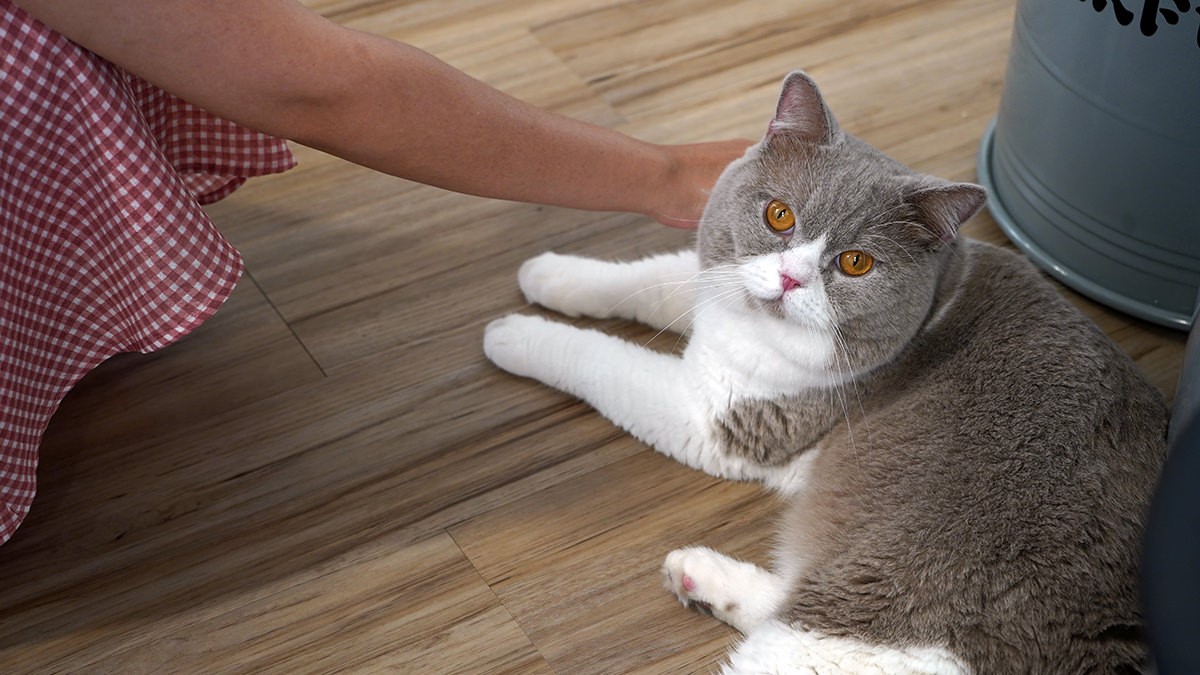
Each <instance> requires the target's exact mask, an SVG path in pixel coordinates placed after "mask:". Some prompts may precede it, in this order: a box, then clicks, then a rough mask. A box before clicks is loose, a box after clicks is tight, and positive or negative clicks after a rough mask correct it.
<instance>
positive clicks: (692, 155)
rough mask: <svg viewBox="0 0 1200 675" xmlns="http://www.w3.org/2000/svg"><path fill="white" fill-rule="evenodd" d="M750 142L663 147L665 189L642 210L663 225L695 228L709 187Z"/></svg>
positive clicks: (709, 190) (710, 191) (707, 195)
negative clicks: (668, 165)
mask: <svg viewBox="0 0 1200 675" xmlns="http://www.w3.org/2000/svg"><path fill="white" fill-rule="evenodd" d="M750 145H752V141H748V140H745V139H735V140H729V141H715V142H710V143H692V144H687V145H668V146H663V149H664V151H665V152H666V153H667V154H668V155H669V156H670V158H671V159H670V162H671V169H670V171H669V175H668V178H667V186H666V188H665V190H663V191H662V192H660V193H658V194H655V195H652V196H651V198H652V199H653V200H654V202H653V203H652V204H650V205H649V206H648V208H646V210H644V211H643V213H645V214H646V215H648V216H650V217H651V218H654V219H655V220H657V221H658V222H660V223H662V224H663V225H668V226H670V227H678V228H684V229H695V227H696V225H697V224H699V222H700V215H701V214H702V213H704V206H705V205H706V204H707V203H708V197H709V195H710V194H711V193H712V187H713V185H714V184H715V183H716V182H717V178H718V177H719V176H720V175H721V172H723V171H724V170H725V167H726V166H728V165H729V163H730V162H732V161H733V160H735V159H738V158H739V157H741V156H742V155H744V154H745V152H746V148H748V147H749V146H750Z"/></svg>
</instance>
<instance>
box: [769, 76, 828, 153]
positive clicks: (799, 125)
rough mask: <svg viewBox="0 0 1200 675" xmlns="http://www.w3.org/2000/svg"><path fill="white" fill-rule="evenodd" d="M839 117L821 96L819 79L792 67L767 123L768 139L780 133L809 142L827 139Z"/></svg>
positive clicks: (819, 141) (826, 140)
mask: <svg viewBox="0 0 1200 675" xmlns="http://www.w3.org/2000/svg"><path fill="white" fill-rule="evenodd" d="M837 129H838V127H837V121H835V120H834V119H833V113H831V112H829V108H828V107H827V106H826V105H825V100H824V99H822V98H821V92H820V91H818V90H817V83H816V82H813V81H812V78H810V77H809V76H808V75H806V74H805V73H804V72H803V71H799V70H797V71H793V72H792V73H790V74H789V75H788V76H787V78H786V79H784V81H783V92H782V93H781V94H780V95H779V104H778V105H777V106H776V108H775V118H774V119H772V120H771V125H770V126H769V127H767V139H768V140H769V139H770V138H772V137H774V136H778V135H781V134H786V135H789V136H795V137H797V138H800V139H801V140H804V141H807V142H810V143H827V142H829V141H831V140H833V138H834V136H835V135H836V133H837Z"/></svg>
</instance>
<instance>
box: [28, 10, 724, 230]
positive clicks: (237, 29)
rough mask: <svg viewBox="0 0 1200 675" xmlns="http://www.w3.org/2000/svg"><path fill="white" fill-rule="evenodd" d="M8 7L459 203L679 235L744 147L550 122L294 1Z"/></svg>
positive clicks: (234, 115) (238, 118) (240, 115)
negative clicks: (585, 212) (635, 222)
mask: <svg viewBox="0 0 1200 675" xmlns="http://www.w3.org/2000/svg"><path fill="white" fill-rule="evenodd" d="M17 4H19V5H21V6H22V7H24V8H25V9H27V10H28V11H29V12H30V13H32V14H33V15H34V16H36V17H38V18H39V19H40V20H42V21H43V22H45V23H46V24H48V25H50V26H51V27H53V28H54V29H56V30H58V31H59V32H61V33H63V34H64V35H66V36H67V37H68V38H71V39H72V40H74V41H76V42H78V43H79V44H81V45H83V46H84V47H86V48H88V49H90V50H92V51H94V52H96V53H97V54H99V55H100V56H102V57H104V58H105V59H107V60H109V61H112V62H113V63H115V64H117V65H119V66H121V67H123V68H125V69H126V70H129V71H130V72H132V73H134V74H136V75H138V76H139V77H142V78H144V79H146V80H148V81H150V82H153V83H154V84H157V85H158V86H160V87H162V88H164V89H166V90H168V91H170V92H172V93H174V94H176V95H177V96H179V97H181V98H183V99H185V100H187V101H189V102H191V103H194V104H195V105H198V106H201V107H203V108H206V109H208V110H210V111H212V112H213V113H215V114H217V115H220V116H222V117H225V118H227V119H230V120H232V121H235V122H238V123H240V124H243V125H245V126H247V127H250V128H252V129H256V130H259V131H262V132H264V133H267V134H271V135H274V136H279V137H283V138H288V139H291V140H294V141H296V142H298V143H301V144H304V145H308V146H310V147H314V148H317V149H320V150H323V151H326V152H329V153H330V154H333V155H337V156H339V157H342V158H344V159H346V160H349V161H352V162H355V163H358V164H361V165H363V166H367V167H370V168H372V169H376V170H378V171H382V172H385V173H389V174H392V175H396V176H400V177H403V178H407V179H410V180H415V181H419V182H422V183H427V184H431V185H436V186H439V187H442V188H446V189H450V190H455V191H458V192H465V193H470V194H476V195H481V196H486V197H496V198H503V199H512V200H519V201H529V202H536V203H543V204H554V205H560V206H570V207H575V208H582V209H595V210H620V211H630V212H636V213H643V214H646V215H649V216H652V217H654V218H656V219H657V220H659V221H660V222H664V223H668V224H673V225H680V226H687V225H689V224H692V223H694V221H695V220H696V219H698V217H699V214H700V211H701V209H702V208H703V204H704V202H705V201H706V199H707V194H706V192H707V189H708V188H709V187H711V185H712V183H713V181H714V180H715V179H716V177H717V175H718V174H719V172H720V171H721V169H722V168H723V167H724V165H725V164H727V163H728V162H729V161H730V160H732V159H734V158H735V157H737V156H739V155H740V154H741V152H742V151H743V150H744V149H745V147H746V145H747V143H746V142H745V141H728V142H719V143H708V144H694V145H677V146H672V145H656V144H651V143H646V142H643V141H639V140H637V139H634V138H632V137H630V136H627V135H625V134H622V133H620V132H617V131H615V130H612V129H607V128H604V127H599V126H595V125H591V124H587V123H585V122H581V121H578V120H574V119H570V118H567V117H564V116H561V115H557V114H554V113H551V112H549V111H545V110H542V109H539V108H537V107H534V106H531V105H529V104H526V103H523V102H521V101H518V100H517V99H515V98H513V97H511V96H508V95H506V94H504V93H502V92H500V91H498V90H496V89H494V88H492V87H490V86H488V85H486V84H484V83H482V82H479V81H477V80H475V79H472V78H471V77H469V76H467V75H465V74H464V73H462V72H460V71H458V70H456V69H454V68H452V67H451V66H449V65H447V64H445V63H443V62H442V61H440V60H438V59H436V58H435V57H433V56H431V55H429V54H427V53H425V52H423V51H421V50H419V49H416V48H415V47H412V46H410V45H406V44H404V43H400V42H396V41H392V40H388V39H386V38H382V37H379V36H374V35H370V34H366V33H362V32H358V31H354V30H351V29H348V28H345V27H342V26H339V25H337V24H335V23H333V22H330V21H328V20H326V19H324V18H323V17H321V16H319V15H318V14H316V13H314V12H312V11H310V10H308V9H307V8H305V7H304V6H303V5H301V4H299V3H297V2H294V1H293V0H158V1H155V2H147V1H145V0H17Z"/></svg>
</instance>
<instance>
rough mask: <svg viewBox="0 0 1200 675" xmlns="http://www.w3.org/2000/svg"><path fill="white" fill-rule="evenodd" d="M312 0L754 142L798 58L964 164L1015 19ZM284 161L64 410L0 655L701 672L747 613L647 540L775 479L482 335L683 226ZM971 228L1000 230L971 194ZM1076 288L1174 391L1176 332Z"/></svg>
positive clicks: (876, 127)
mask: <svg viewBox="0 0 1200 675" xmlns="http://www.w3.org/2000/svg"><path fill="white" fill-rule="evenodd" d="M310 4H311V5H312V6H313V7H315V8H316V9H318V10H319V11H321V12H323V13H325V14H327V15H328V16H330V17H331V18H333V19H335V20H337V21H340V22H343V23H346V24H349V25H352V26H355V27H359V28H362V29H364V30H369V31H373V32H378V33H384V34H387V35H390V36H393V37H395V38H397V39H401V40H405V41H409V42H411V43H414V44H416V45H418V46H420V47H423V48H425V49H427V50H429V51H431V52H433V53H434V54H436V55H438V56H440V57H442V58H444V59H446V60H447V61H449V62H451V63H453V64H454V65H456V66H458V67H460V68H462V69H464V70H466V71H467V72H469V73H471V74H473V75H475V76H476V77H479V78H481V79H483V80H486V81H488V82H490V83H492V84H494V85H495V86H497V87H500V88H502V89H504V90H506V91H509V92H511V93H513V94H515V95H517V96H519V97H521V98H524V99H526V100H529V101H531V102H533V103H535V104H538V105H541V106H544V107H549V108H552V109H555V110H558V111H562V112H564V113H567V114H570V115H573V116H577V117H580V118H584V119H587V120H590V121H593V122H597V123H600V124H604V125H610V126H614V127H618V128H620V129H624V130H627V131H629V132H630V133H633V134H635V135H638V136H641V137H644V138H647V139H652V140H656V141H678V142H683V141H697V140H705V139H718V138H726V137H730V136H743V137H758V136H759V135H761V132H762V131H763V129H764V127H765V124H766V122H767V121H768V119H769V118H770V116H771V113H772V112H773V110H774V103H775V97H776V95H777V93H778V86H779V83H780V81H781V80H782V78H783V76H784V75H785V74H786V73H787V72H788V71H789V70H791V69H794V68H801V67H802V68H804V69H806V70H808V71H809V72H810V73H811V74H812V75H813V76H814V77H815V78H816V79H817V81H818V82H819V83H820V84H821V85H822V88H823V90H824V92H825V94H826V97H827V99H828V100H829V102H830V104H831V106H832V107H833V109H834V111H835V113H836V114H837V115H838V117H839V119H840V121H841V123H842V125H843V126H844V127H845V128H846V129H848V130H849V131H851V132H853V133H855V134H858V135H859V136H861V137H863V138H865V139H866V140H868V141H870V142H873V143H875V144H876V145H879V146H880V147H882V148H883V149H885V150H886V151H888V152H889V153H891V154H893V155H894V156H895V157H897V158H898V159H900V160H902V161H904V162H906V163H909V164H910V165H913V166H915V167H917V168H919V169H922V170H925V171H928V172H931V173H936V174H940V175H943V176H946V177H949V178H955V179H965V180H972V179H974V178H975V168H974V167H975V156H976V150H977V147H978V143H979V140H980V137H981V135H982V134H983V133H984V130H985V128H986V127H987V124H988V122H989V120H990V119H991V117H992V116H993V115H994V113H995V110H996V107H997V101H998V97H999V94H1000V90H1001V85H1002V81H1003V77H1004V66H1005V60H1006V54H1007V51H1008V44H1009V35H1010V28H1011V22H1012V11H1013V3H1012V2H1011V0H986V1H981V0H900V1H897V0H810V1H808V2H803V3H799V2H790V1H784V0H652V1H639V2H632V1H628V0H622V1H617V0H504V1H501V0H425V1H422V2H399V1H397V2H385V1H382V0H312V1H311V3H310ZM297 154H298V156H299V159H300V162H301V165H300V167H299V168H297V169H295V170H293V171H292V172H290V173H288V174H285V175H283V176H278V177H269V178H264V179H259V180H256V181H252V182H251V183H250V184H248V185H247V186H246V187H244V188H243V189H242V190H241V191H240V192H238V193H237V194H236V195H234V196H233V197H231V198H229V199H228V200H226V201H225V202H222V203H220V204H218V205H216V206H214V207H212V208H211V213H212V216H213V218H214V219H215V220H216V222H217V223H218V225H219V226H220V227H221V228H222V230H223V231H224V232H225V233H226V235H227V236H228V237H229V238H230V239H231V240H232V241H233V242H234V243H235V244H236V245H237V246H238V247H239V249H240V250H241V251H242V252H243V254H244V255H245V258H246V261H247V267H248V273H247V275H246V277H245V278H244V279H243V281H242V283H241V285H240V286H239V288H238V290H237V291H236V293H235V294H234V296H233V298H232V299H231V300H230V301H229V303H228V304H227V305H226V306H225V307H224V308H223V309H222V310H221V312H220V313H219V314H218V315H217V316H216V317H215V318H214V319H213V320H212V321H210V322H209V323H208V324H206V325H205V326H203V327H202V328H201V329H200V330H198V331H197V332H196V333H194V334H193V335H191V336H189V337H188V338H186V339H185V340H183V341H182V342H180V343H179V344H177V345H175V346H172V347H170V348H168V349H166V350H164V351H162V352H160V353H158V354H154V355H130V356H122V357H118V358H116V359H113V360H112V361H110V362H109V363H107V364H105V365H104V366H103V367H101V368H100V369H99V370H97V371H96V372H95V373H93V374H92V375H90V376H89V377H88V378H86V379H85V380H84V382H83V383H82V384H81V385H80V386H79V387H78V388H77V389H76V391H75V392H74V393H73V394H71V396H69V397H68V399H67V400H66V401H65V402H64V404H63V406H62V408H61V409H60V411H59V412H58V414H57V416H56V417H55V418H54V420H53V422H52V424H51V428H50V430H49V432H48V434H47V436H46V441H45V445H44V448H43V454H42V465H41V470H40V492H39V496H38V498H37V501H36V502H35V504H34V509H33V512H32V513H31V515H30V516H29V518H28V519H27V520H26V522H25V524H24V525H23V526H22V527H21V529H20V530H19V531H18V533H17V535H16V536H15V537H14V538H13V540H12V541H11V542H10V543H8V544H7V545H5V546H3V547H0V671H3V672H5V673H16V672H38V673H41V672H81V673H103V672H112V673H139V672H144V673H167V672H183V673H189V672H195V673H200V672H251V671H253V672H258V671H264V672H288V673H308V672H331V671H343V670H344V671H360V672H378V671H385V670H392V671H395V672H403V673H450V672H456V673H484V672H488V673H491V672H508V673H563V674H567V673H570V674H572V675H574V674H577V673H606V674H607V673H627V672H632V673H668V672H673V673H689V672H708V671H709V669H710V668H711V664H712V663H713V662H714V661H715V660H716V659H717V658H719V655H720V654H721V653H722V652H723V651H724V650H725V649H726V648H727V647H728V645H729V644H730V643H731V641H732V640H734V639H735V635H734V634H733V632H732V631H731V630H730V629H728V628H726V627H724V626H722V625H720V624H718V623H717V622H716V621H715V620H713V619H710V618H707V617H703V616H700V615H698V614H696V613H693V612H688V611H685V610H683V609H682V608H681V607H679V605H678V604H677V603H676V602H675V601H674V600H673V599H672V598H670V597H668V596H667V595H666V593H664V592H663V591H662V590H661V587H660V581H659V573H658V568H659V562H660V560H661V559H662V556H663V555H664V554H665V553H666V552H667V551H668V550H670V549H672V548H674V547H678V546H680V545H684V544H690V543H703V544H707V545H710V546H713V547H715V548H718V549H721V550H724V551H727V552H731V553H734V554H737V555H741V556H745V557H748V558H750V559H755V560H763V559H764V555H765V552H766V550H767V548H768V546H769V539H770V536H771V533H772V529H773V528H772V524H771V522H772V518H771V517H772V514H774V513H775V512H776V510H777V508H778V504H777V502H776V501H775V499H774V498H773V497H771V496H769V495H768V494H766V493H765V492H764V491H763V490H761V489H759V488H758V487H756V486H754V485H743V484H730V483H722V482H719V481H717V480H714V479H711V478H708V477H706V476H704V475H702V474H699V473H697V472H695V471H691V470H689V469H686V468H684V467H682V466H679V465H677V464H674V463H672V462H671V461H668V460H666V459H664V458H662V457H659V456H657V455H656V454H655V453H654V452H652V451H650V450H648V449H647V448H646V447H644V446H642V445H641V444H639V443H637V442H636V441H634V440H632V439H631V438H629V437H627V436H625V435H623V434H622V433H620V432H618V431H617V430H615V429H614V428H612V427H611V426H609V425H608V424H607V423H606V422H604V421H603V420H602V419H601V418H599V417H598V416H597V415H596V414H595V413H593V412H592V411H591V410H589V409H588V408H587V407H585V406H583V405H581V404H580V403H577V402H575V401H573V400H570V399H568V398H566V397H564V396H562V395H560V394H558V393H556V392H554V391H551V390H549V389H545V388H541V387H539V386H536V385H534V384H533V383H531V382H529V381H523V380H518V379H515V378H512V377H509V376H507V375H505V374H503V373H501V372H500V371H498V370H496V369H494V368H493V367H491V366H490V365H489V364H488V363H487V362H486V361H485V360H484V357H483V354H482V350H481V338H482V330H483V326H484V325H485V323H486V322H487V321H489V320H491V319H493V318H496V317H498V316H501V315H503V314H505V313H507V312H512V311H516V310H522V309H523V308H524V302H523V300H522V298H521V295H520V294H519V292H518V290H517V288H516V284H515V273H516V269H517V266H518V264H519V263H520V262H521V261H522V260H523V259H525V258H528V257H530V256H533V255H535V254H537V253H539V252H541V251H545V250H548V249H553V250H558V251H569V252H576V253H586V254H592V255H596V256H601V257H622V258H629V257H634V256H639V255H643V254H647V253H651V252H658V251H664V250H670V249H676V248H682V247H685V246H688V245H690V242H691V235H690V234H689V233H687V232H683V231H678V230H670V229H668V228H665V227H662V226H659V225H657V224H653V223H650V222H648V221H647V220H646V219H644V218H640V217H635V216H630V215H623V214H606V213H582V212H575V211H570V210H565V209H556V208H544V207H538V206H531V205H525V204H516V203H506V202H498V201H487V200H482V199H476V198H470V197H463V196H459V195H454V194H448V193H445V192H441V191H438V190H435V189H431V188H426V187H422V186H417V185H413V184H410V183H406V182H404V181H400V180H396V179H393V178H389V177H385V176H381V175H375V174H372V173H370V172H368V171H365V170H362V169H359V168H357V167H354V166H351V165H348V164H345V163H343V162H340V161H337V160H334V159H332V158H330V157H327V156H324V155H322V154H320V153H317V152H314V151H311V150H307V149H304V148H298V149H297ZM497 170H502V168H497ZM967 232H968V233H969V234H970V235H971V236H974V237H977V238H981V239H986V240H989V241H994V242H1000V241H1003V237H1002V235H1001V234H1000V233H999V231H998V229H997V228H996V226H995V224H994V222H993V221H992V220H991V219H990V217H989V216H987V215H986V214H984V215H981V216H979V217H977V218H976V219H975V220H974V221H973V222H972V223H971V224H970V225H969V226H968V227H967ZM1072 297H1076V296H1072ZM1076 300H1077V301H1078V302H1079V304H1080V305H1081V306H1082V307H1083V308H1084V309H1085V311H1087V312H1088V314H1090V315H1091V316H1092V317H1094V318H1095V319H1096V320H1097V321H1098V322H1099V323H1100V324H1101V325H1102V326H1103V327H1104V328H1105V330H1107V331H1108V332H1109V333H1110V334H1111V335H1112V336H1113V337H1114V338H1115V339H1117V340H1118V341H1119V342H1120V344H1121V345H1123V346H1124V347H1125V348H1126V349H1127V350H1129V351H1130V352H1131V353H1132V354H1133V355H1134V356H1135V357H1136V358H1137V359H1138V361H1139V362H1140V363H1141V364H1142V366H1144V368H1145V369H1146V370H1147V371H1148V372H1149V374H1150V375H1151V377H1152V378H1153V380H1154V381H1155V382H1156V383H1157V384H1158V385H1159V386H1161V387H1162V389H1163V390H1164V391H1165V392H1166V393H1167V395H1168V396H1172V395H1173V394H1174V389H1175V380H1176V378H1177V374H1178V370H1179V367H1180V362H1181V357H1182V348H1183V336H1182V335H1181V334H1177V333H1174V332H1171V331H1168V330H1163V329H1159V328H1155V327H1152V326H1149V325H1146V324H1143V323H1139V322H1136V321H1133V320H1130V319H1127V318H1124V317H1122V316H1120V315H1117V314H1115V313H1113V312H1110V311H1107V310H1105V309H1102V308H1099V307H1097V306H1096V305H1093V304H1092V303H1090V302H1088V301H1085V300H1082V299H1079V298H1078V297H1076ZM610 328H613V329H614V330H619V331H621V332H623V333H624V334H627V335H632V336H636V337H639V339H649V338H650V336H651V334H650V333H648V332H646V331H642V330H640V329H636V328H631V327H626V326H610ZM662 339H673V338H662ZM668 346H670V345H668Z"/></svg>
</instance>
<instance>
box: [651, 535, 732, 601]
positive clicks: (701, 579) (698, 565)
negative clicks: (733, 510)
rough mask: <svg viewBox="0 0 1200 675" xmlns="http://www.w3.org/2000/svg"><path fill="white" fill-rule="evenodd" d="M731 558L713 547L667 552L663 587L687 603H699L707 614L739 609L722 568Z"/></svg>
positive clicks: (697, 547)
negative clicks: (724, 577)
mask: <svg viewBox="0 0 1200 675" xmlns="http://www.w3.org/2000/svg"><path fill="white" fill-rule="evenodd" d="M728 560H729V559H728V558H726V557H725V556H723V555H721V554H720V553H717V552H716V551H714V550H712V549H710V548H704V547H702V546H692V547H689V548H680V549H676V550H674V551H671V552H670V553H668V554H667V558H666V560H664V561H663V566H662V576H663V587H664V588H666V589H667V590H668V591H670V592H671V593H674V594H675V597H676V598H678V599H679V602H680V603H682V604H683V606H684V607H695V608H696V609H698V610H700V611H702V612H705V613H707V614H713V615H719V614H721V613H728V612H729V611H731V610H732V611H736V610H737V606H736V603H735V602H734V600H733V598H732V597H731V594H730V593H729V589H728V588H727V584H726V580H725V579H723V578H722V577H723V574H722V572H723V571H724V570H723V569H722V568H723V567H724V566H725V563H727V562H728Z"/></svg>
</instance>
